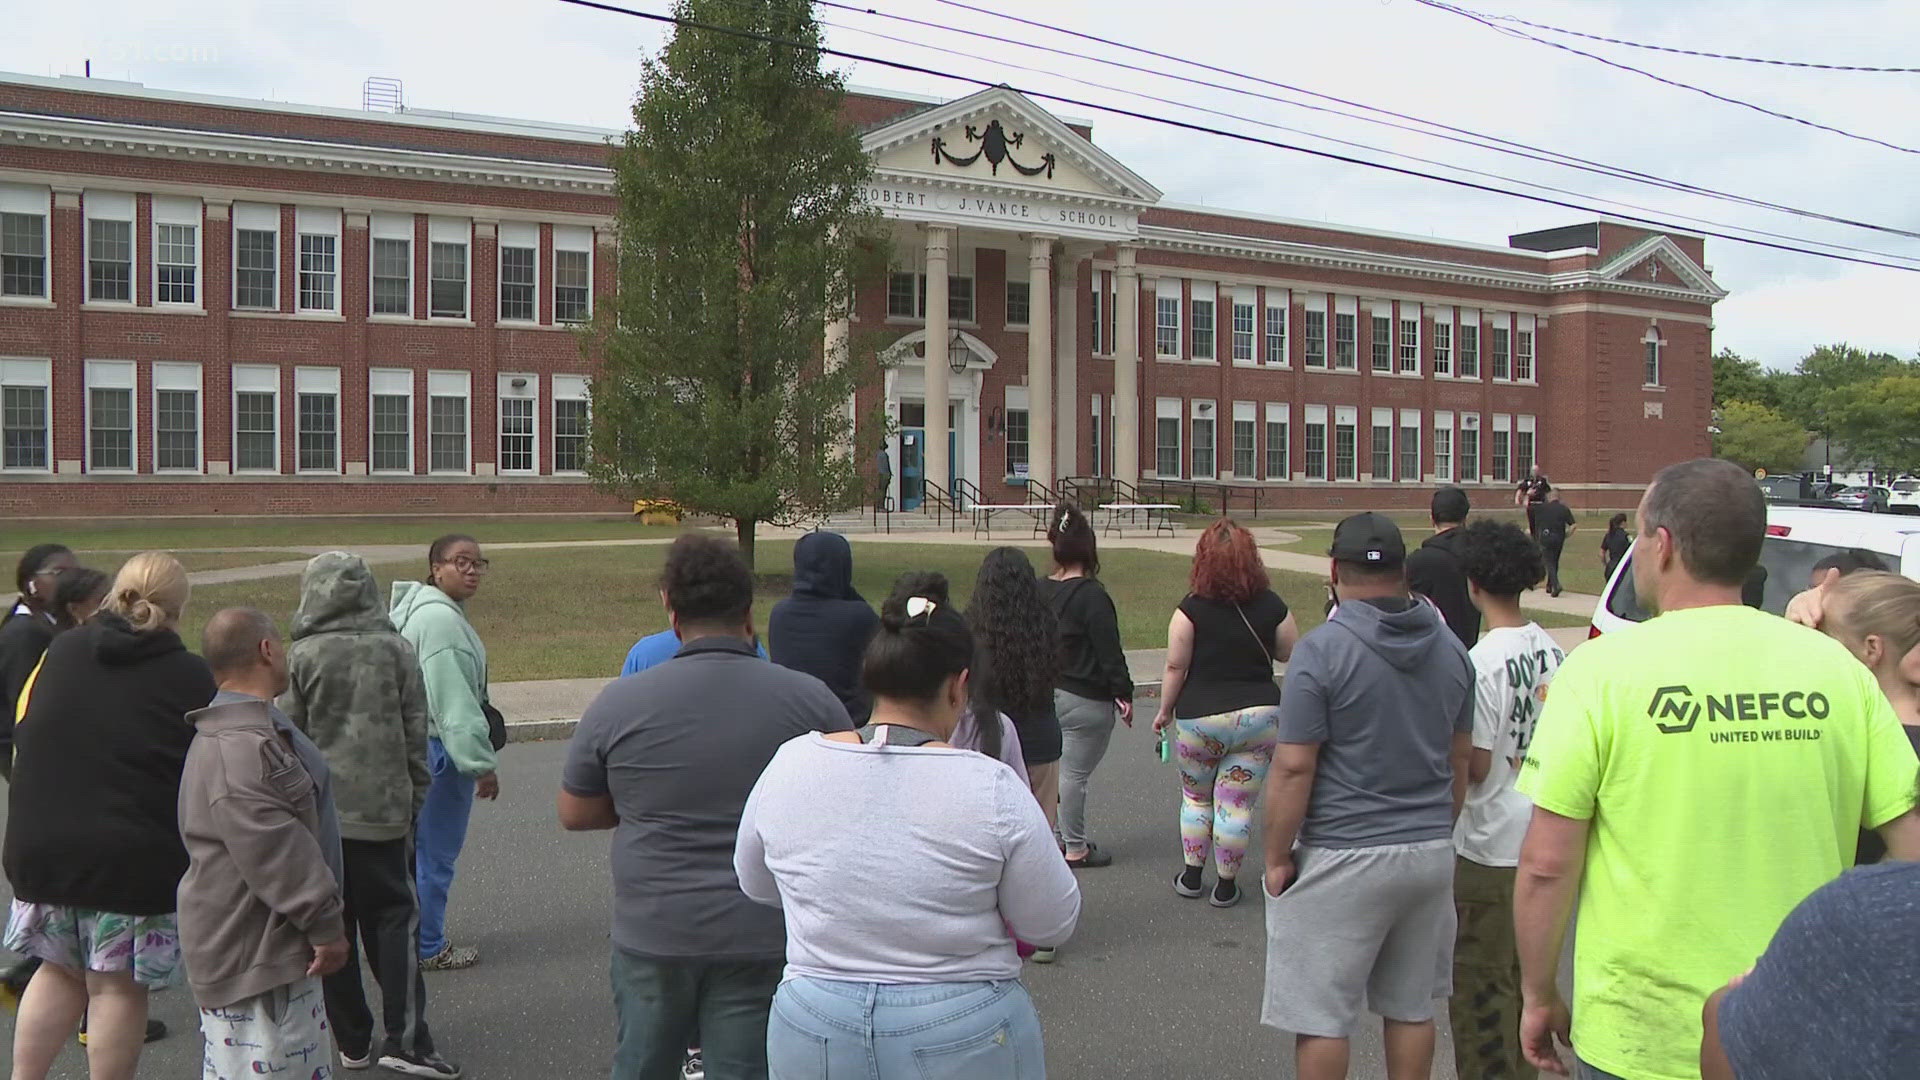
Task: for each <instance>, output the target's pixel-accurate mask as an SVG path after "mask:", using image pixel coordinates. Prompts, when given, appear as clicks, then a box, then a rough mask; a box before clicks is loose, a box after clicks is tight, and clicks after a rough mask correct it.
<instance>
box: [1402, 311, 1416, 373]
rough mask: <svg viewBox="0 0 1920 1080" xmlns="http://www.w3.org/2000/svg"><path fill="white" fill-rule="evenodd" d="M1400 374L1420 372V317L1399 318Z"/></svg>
mask: <svg viewBox="0 0 1920 1080" xmlns="http://www.w3.org/2000/svg"><path fill="white" fill-rule="evenodd" d="M1400 374H1402V375H1418V374H1420V319H1419V318H1418V317H1417V316H1416V317H1414V318H1411V319H1401V320H1400Z"/></svg>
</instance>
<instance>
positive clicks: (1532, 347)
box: [1513, 315, 1540, 386]
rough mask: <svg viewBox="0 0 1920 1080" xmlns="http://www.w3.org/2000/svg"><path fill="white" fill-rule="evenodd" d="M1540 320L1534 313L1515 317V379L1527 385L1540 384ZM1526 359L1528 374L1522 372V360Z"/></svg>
mask: <svg viewBox="0 0 1920 1080" xmlns="http://www.w3.org/2000/svg"><path fill="white" fill-rule="evenodd" d="M1539 346H1540V337H1539V322H1538V320H1537V319H1536V318H1535V317H1534V316H1532V315H1515V316H1514V317H1513V381H1514V382H1517V383H1521V384H1523V385H1526V386H1538V385H1539V384H1540V357H1539V351H1538V350H1539ZM1523 358H1524V359H1525V360H1526V364H1527V370H1526V374H1525V375H1522V374H1521V373H1520V361H1521V360H1522V359H1523Z"/></svg>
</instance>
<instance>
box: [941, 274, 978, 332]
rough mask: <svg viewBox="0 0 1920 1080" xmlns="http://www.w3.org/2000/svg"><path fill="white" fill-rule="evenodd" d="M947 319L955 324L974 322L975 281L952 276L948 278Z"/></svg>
mask: <svg viewBox="0 0 1920 1080" xmlns="http://www.w3.org/2000/svg"><path fill="white" fill-rule="evenodd" d="M947 318H948V319H951V320H952V321H954V322H972V321H973V279H972V278H970V277H960V276H958V275H951V276H949V277H948V278H947Z"/></svg>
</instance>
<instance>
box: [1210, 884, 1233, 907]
mask: <svg viewBox="0 0 1920 1080" xmlns="http://www.w3.org/2000/svg"><path fill="white" fill-rule="evenodd" d="M1239 902H1240V886H1238V885H1236V884H1234V881H1233V879H1232V878H1221V879H1220V880H1219V881H1216V882H1214V883H1213V895H1212V896H1209V897H1207V903H1209V904H1212V905H1213V906H1214V907H1221V908H1226V907H1232V906H1233V905H1235V904H1237V903H1239Z"/></svg>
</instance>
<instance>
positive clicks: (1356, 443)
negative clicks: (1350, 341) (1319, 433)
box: [1328, 317, 1360, 484]
mask: <svg viewBox="0 0 1920 1080" xmlns="http://www.w3.org/2000/svg"><path fill="white" fill-rule="evenodd" d="M1356 319H1357V317H1356ZM1343 432H1344V433H1345V434H1346V437H1347V441H1348V442H1349V443H1350V444H1351V445H1352V446H1353V456H1352V458H1351V459H1350V460H1349V461H1348V462H1347V467H1346V469H1345V470H1342V469H1341V467H1340V436H1341V434H1342V433H1343ZM1328 453H1329V454H1330V455H1332V457H1333V464H1332V466H1331V470H1332V474H1333V480H1334V482H1336V483H1341V484H1351V483H1355V482H1357V481H1359V479H1360V410H1359V409H1358V408H1356V407H1354V406H1352V405H1335V406H1334V407H1333V445H1332V446H1331V447H1329V448H1328Z"/></svg>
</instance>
